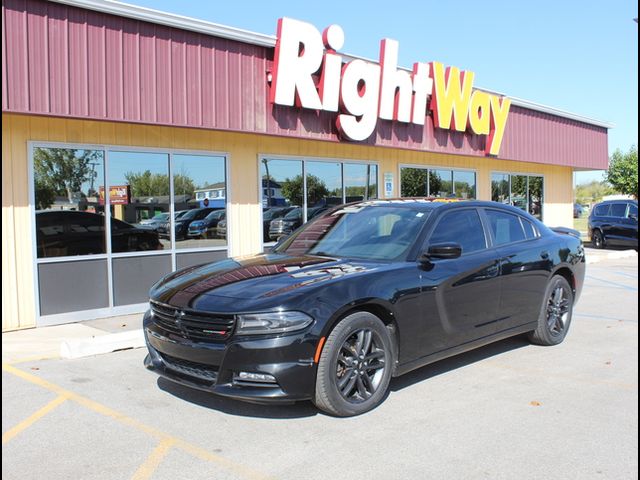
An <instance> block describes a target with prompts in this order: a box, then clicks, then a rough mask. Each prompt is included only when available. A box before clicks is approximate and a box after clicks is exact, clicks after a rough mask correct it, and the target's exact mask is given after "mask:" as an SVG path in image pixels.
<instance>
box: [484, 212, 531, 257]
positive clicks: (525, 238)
mask: <svg viewBox="0 0 640 480" xmlns="http://www.w3.org/2000/svg"><path fill="white" fill-rule="evenodd" d="M480 210H482V217H483V219H484V222H485V223H486V227H487V230H488V232H489V235H490V237H491V246H492V247H493V248H502V247H505V246H511V245H518V244H520V243H525V242H533V241H535V240H538V239H539V238H540V237H541V235H540V230H539V229H538V227H537V226H536V224H535V223H534V222H531V221H530V220H529V219H527V218H526V217H524V216H523V215H520V214H519V213H517V212H510V211H507V210H503V209H500V208H493V207H481V208H480ZM487 211H495V212H500V213H504V214H505V215H512V216H514V217H516V218H517V219H518V221H519V223H520V227H521V228H522V232H523V233H524V239H522V240H517V241H515V242H508V243H500V244H498V243H496V239H495V237H494V235H493V230H492V229H491V221H490V220H489V215H488V214H487ZM523 221H528V222H529V223H531V225H532V226H533V231H534V233H535V236H534V237H533V238H527V230H526V228H525V226H524V223H523Z"/></svg>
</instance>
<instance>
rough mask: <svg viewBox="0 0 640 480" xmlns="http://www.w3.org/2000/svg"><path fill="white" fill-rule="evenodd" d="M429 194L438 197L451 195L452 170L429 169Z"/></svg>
mask: <svg viewBox="0 0 640 480" xmlns="http://www.w3.org/2000/svg"><path fill="white" fill-rule="evenodd" d="M429 195H430V196H431V197H438V198H447V197H452V196H453V172H452V171H451V170H429Z"/></svg>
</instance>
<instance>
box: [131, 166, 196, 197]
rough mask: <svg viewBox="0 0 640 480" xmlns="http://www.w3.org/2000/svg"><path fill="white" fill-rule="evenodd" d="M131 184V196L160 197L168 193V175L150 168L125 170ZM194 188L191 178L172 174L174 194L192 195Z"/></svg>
mask: <svg viewBox="0 0 640 480" xmlns="http://www.w3.org/2000/svg"><path fill="white" fill-rule="evenodd" d="M124 178H125V179H126V181H127V183H128V184H129V185H130V186H131V196H132V197H160V196H165V195H169V175H165V174H162V173H151V171H150V170H145V171H144V172H142V173H139V172H127V173H125V175H124ZM194 190H195V186H194V184H193V180H191V178H189V177H187V176H186V175H182V174H179V175H174V177H173V192H174V194H175V195H185V194H186V195H192V194H193V191H194Z"/></svg>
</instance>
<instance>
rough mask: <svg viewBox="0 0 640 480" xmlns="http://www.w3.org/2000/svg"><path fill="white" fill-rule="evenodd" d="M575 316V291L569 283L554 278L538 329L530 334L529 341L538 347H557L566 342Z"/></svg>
mask: <svg viewBox="0 0 640 480" xmlns="http://www.w3.org/2000/svg"><path fill="white" fill-rule="evenodd" d="M572 315H573V291H572V290H571V287H570V286H569V282H567V280H566V279H565V278H564V277H561V276H560V275H556V276H554V277H553V278H552V279H551V281H550V282H549V285H547V290H546V293H545V298H544V302H543V304H542V309H541V311H540V316H539V317H538V328H536V330H534V331H533V332H531V333H530V334H529V340H530V341H531V342H532V343H535V344H538V345H546V346H550V345H557V344H559V343H561V342H562V341H563V340H564V337H565V336H566V335H567V331H568V330H569V326H570V325H571V317H572Z"/></svg>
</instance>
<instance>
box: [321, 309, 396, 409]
mask: <svg viewBox="0 0 640 480" xmlns="http://www.w3.org/2000/svg"><path fill="white" fill-rule="evenodd" d="M393 351H394V350H393V342H392V340H391V335H390V333H389V330H388V329H387V327H386V326H385V325H384V323H382V321H381V320H380V319H379V318H378V317H376V316H375V315H373V314H371V313H368V312H356V313H353V314H351V315H348V316H347V317H345V318H343V319H342V320H341V321H340V322H339V323H338V324H337V325H336V326H335V328H334V329H333V330H332V331H331V333H330V334H329V336H328V337H327V341H326V343H325V344H324V348H323V349H322V354H321V355H320V360H319V362H318V373H317V376H316V391H315V396H314V399H313V403H315V405H316V406H317V407H318V408H319V409H321V410H324V411H325V412H327V413H329V414H331V415H335V416H338V417H348V416H353V415H360V414H362V413H365V412H368V411H369V410H372V409H373V408H375V407H377V406H378V405H379V404H380V403H382V401H383V400H384V399H385V397H386V395H387V390H388V388H389V382H390V381H391V375H392V370H393V358H394V355H393Z"/></svg>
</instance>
